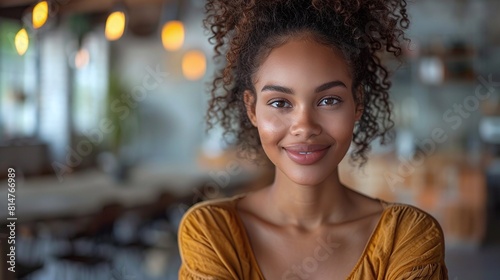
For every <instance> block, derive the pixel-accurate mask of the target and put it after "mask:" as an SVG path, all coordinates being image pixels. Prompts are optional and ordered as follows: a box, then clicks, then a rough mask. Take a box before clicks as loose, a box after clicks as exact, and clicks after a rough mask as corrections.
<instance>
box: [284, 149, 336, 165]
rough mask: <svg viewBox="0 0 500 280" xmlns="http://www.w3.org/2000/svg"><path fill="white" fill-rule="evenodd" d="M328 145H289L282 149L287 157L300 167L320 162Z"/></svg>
mask: <svg viewBox="0 0 500 280" xmlns="http://www.w3.org/2000/svg"><path fill="white" fill-rule="evenodd" d="M329 148H330V145H302V144H300V145H291V146H287V147H283V149H284V150H285V151H286V153H287V155H288V157H289V158H290V159H291V160H292V161H293V162H295V163H298V164H300V165H311V164H314V163H316V162H318V161H320V160H321V159H322V158H323V157H324V156H325V155H326V153H327V152H328V150H329Z"/></svg>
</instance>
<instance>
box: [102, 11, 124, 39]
mask: <svg viewBox="0 0 500 280" xmlns="http://www.w3.org/2000/svg"><path fill="white" fill-rule="evenodd" d="M124 31H125V13H124V12H113V13H111V14H110V15H109V16H108V19H107V20H106V29H105V34H106V38H107V39H108V40H110V41H115V40H118V39H120V38H121V37H122V35H123V32H124Z"/></svg>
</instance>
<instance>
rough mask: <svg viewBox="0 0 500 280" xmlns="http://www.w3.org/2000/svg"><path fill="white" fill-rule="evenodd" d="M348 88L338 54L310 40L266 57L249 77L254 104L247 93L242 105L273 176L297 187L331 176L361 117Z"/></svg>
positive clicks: (346, 70) (349, 83) (347, 76)
mask: <svg viewBox="0 0 500 280" xmlns="http://www.w3.org/2000/svg"><path fill="white" fill-rule="evenodd" d="M351 86H352V78H351V74H350V71H349V67H348V64H347V62H346V61H345V59H344V58H343V56H342V53H341V52H340V51H337V50H334V49H332V48H329V47H327V46H325V45H322V44H320V43H317V42H316V41H314V40H312V39H306V40H304V39H302V40H297V39H295V40H290V41H288V42H287V43H286V44H284V45H281V46H279V47H277V48H275V49H273V50H272V51H271V52H270V54H269V56H268V57H267V58H266V59H265V60H264V62H263V64H262V65H261V66H260V68H259V69H258V71H257V73H256V75H255V77H254V87H255V91H256V100H254V97H253V95H252V94H251V93H249V92H246V93H245V102H246V104H247V113H248V116H249V117H250V120H251V121H252V123H253V124H254V125H255V126H256V127H257V129H258V131H259V137H260V140H261V142H262V147H263V149H264V151H265V153H266V154H267V156H268V157H269V159H270V160H271V161H272V162H273V163H274V165H275V166H276V167H277V169H278V170H277V172H281V173H283V174H284V175H286V176H287V177H288V178H289V179H290V180H292V181H293V182H295V183H297V184H300V185H317V184H320V183H322V182H324V181H325V180H327V178H328V177H329V176H331V175H333V174H334V173H335V172H336V169H337V165H338V164H339V162H340V161H341V160H342V158H343V157H344V156H345V154H346V152H347V150H348V149H349V146H350V143H351V140H352V134H353V129H354V123H355V121H356V120H358V119H359V118H360V117H361V114H362V110H361V108H359V107H357V106H356V103H355V101H354V98H353V94H352V88H351ZM253 101H255V103H253ZM252 104H253V105H252Z"/></svg>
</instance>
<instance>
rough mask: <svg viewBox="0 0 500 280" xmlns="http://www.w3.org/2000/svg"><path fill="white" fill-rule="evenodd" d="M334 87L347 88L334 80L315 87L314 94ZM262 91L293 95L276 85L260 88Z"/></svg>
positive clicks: (286, 89)
mask: <svg viewBox="0 0 500 280" xmlns="http://www.w3.org/2000/svg"><path fill="white" fill-rule="evenodd" d="M334 87H344V88H347V86H346V85H345V84H344V83H343V82H341V81H338V80H336V81H331V82H328V83H324V84H322V85H320V86H319V87H317V88H316V89H315V90H314V92H315V93H318V92H322V91H325V90H327V89H331V88H334ZM262 91H277V92H282V93H286V94H294V92H293V90H292V89H291V88H287V87H283V86H278V85H265V86H264V87H262V89H261V92H262Z"/></svg>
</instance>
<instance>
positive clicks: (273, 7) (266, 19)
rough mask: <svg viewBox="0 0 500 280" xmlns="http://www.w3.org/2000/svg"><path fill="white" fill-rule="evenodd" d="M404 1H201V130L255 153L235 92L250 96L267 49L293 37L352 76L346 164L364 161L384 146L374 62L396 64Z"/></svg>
mask: <svg viewBox="0 0 500 280" xmlns="http://www.w3.org/2000/svg"><path fill="white" fill-rule="evenodd" d="M406 5H407V4H406V0H329V1H328V0H309V1H306V0H267V1H259V0H208V2H207V3H206V6H205V9H206V14H207V16H206V18H205V20H204V25H205V28H206V29H207V30H208V31H209V32H210V33H211V34H210V39H209V41H210V42H211V43H213V44H214V50H215V56H214V59H215V61H216V62H221V58H224V57H225V60H222V63H221V64H222V66H220V69H218V70H217V72H216V74H215V78H214V80H213V82H212V87H211V90H210V94H211V99H210V101H209V104H208V105H209V106H208V111H207V115H206V118H207V124H208V127H207V129H208V130H209V129H211V128H212V127H213V126H214V125H216V124H217V123H219V124H220V125H221V126H222V128H223V129H224V138H225V139H226V140H228V139H231V140H229V141H230V142H231V141H232V142H233V143H235V144H238V145H239V146H240V148H241V150H240V151H245V152H249V154H250V155H254V154H256V153H258V152H260V151H261V145H260V139H259V136H258V131H257V129H256V128H255V127H254V126H253V125H252V124H251V122H250V120H249V118H248V116H247V114H246V107H245V104H244V101H243V93H244V92H245V91H246V90H250V92H252V93H253V94H255V89H254V87H253V83H252V77H253V76H254V74H255V73H256V71H257V70H258V68H259V65H260V64H261V63H262V62H263V60H264V59H265V58H266V56H267V55H268V54H269V53H270V51H271V50H272V49H273V48H276V47H278V46H280V45H282V44H285V43H286V42H287V41H288V40H289V39H291V38H294V37H296V36H300V35H301V34H310V35H311V36H313V38H314V39H315V40H316V41H317V42H319V43H321V44H324V45H327V46H331V47H334V48H337V49H339V50H340V51H341V52H342V53H343V55H344V58H345V59H346V61H347V62H348V65H349V67H350V68H351V69H350V70H351V73H352V76H353V85H352V89H353V95H354V99H355V101H356V103H357V104H360V105H362V106H363V114H362V116H361V119H360V120H359V121H358V123H357V124H356V126H355V128H354V131H353V140H352V141H353V143H354V144H355V147H354V149H353V151H352V152H351V160H352V161H354V162H356V161H360V165H363V164H364V163H366V161H367V153H368V152H369V151H370V143H371V141H373V140H374V139H375V138H377V137H381V143H382V144H385V143H386V142H387V141H388V140H390V138H391V133H390V130H391V129H392V127H393V126H394V122H393V121H392V119H391V108H392V103H391V102H390V100H389V88H390V86H391V82H390V81H389V78H388V76H389V73H388V70H387V69H386V68H385V67H384V66H383V65H382V63H381V60H380V57H379V55H380V54H381V53H383V52H385V53H388V54H390V55H392V56H394V57H396V58H398V57H399V56H400V55H401V53H402V47H401V44H402V41H404V40H408V39H407V38H406V37H405V34H404V30H405V29H407V28H408V26H409V17H408V14H407V12H406Z"/></svg>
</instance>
